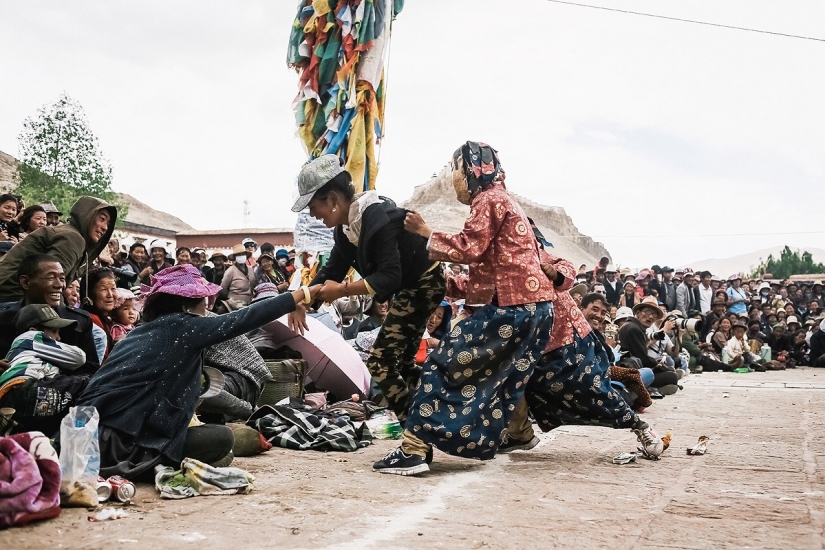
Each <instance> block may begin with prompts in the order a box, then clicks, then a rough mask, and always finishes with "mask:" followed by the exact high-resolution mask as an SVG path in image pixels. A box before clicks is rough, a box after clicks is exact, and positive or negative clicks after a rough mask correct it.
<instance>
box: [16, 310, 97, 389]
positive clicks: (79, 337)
mask: <svg viewBox="0 0 825 550" xmlns="http://www.w3.org/2000/svg"><path fill="white" fill-rule="evenodd" d="M22 307H23V301H22V300H21V301H19V302H6V303H3V304H0V359H3V358H5V357H6V354H7V353H8V352H9V350H10V349H11V344H12V342H14V339H15V338H17V336H19V333H18V332H17V330H16V329H15V328H14V317H15V315H17V312H18V311H20V308H22ZM55 311H57V314H58V315H59V316H60V317H61V318H63V319H69V320H71V321H77V325H75V326H74V327H65V328H62V329H60V340H61V341H62V342H63V343H64V344H68V345H70V346H75V347H78V348H80V349H82V350H83V352H84V353H85V354H86V363H85V364H84V365H83V366H82V367H80V368H79V369H77V370H75V371H72V374H94V372H95V371H96V370H97V369H98V368H100V362H99V361H98V360H97V349H96V348H95V341H94V337H93V336H92V319H91V317H89V314H88V313H87V312H85V311H83V310H82V309H73V308H68V307H66V306H63V305H60V306H57V307H56V308H55Z"/></svg>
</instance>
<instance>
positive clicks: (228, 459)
mask: <svg viewBox="0 0 825 550" xmlns="http://www.w3.org/2000/svg"><path fill="white" fill-rule="evenodd" d="M233 460H235V453H233V452H232V451H229V453H227V454H226V456H224V457H223V458H222V459H220V460H216V461H215V462H213V463H212V464H210V466H214V467H215V468H226V467H227V466H229V465H230V464H232V461H233Z"/></svg>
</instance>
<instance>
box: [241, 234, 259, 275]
mask: <svg viewBox="0 0 825 550" xmlns="http://www.w3.org/2000/svg"><path fill="white" fill-rule="evenodd" d="M241 244H242V245H243V247H244V250H246V252H247V255H246V265H248V266H249V267H253V268H254V267H255V262H256V260H255V258H253V256H254V254H255V251H256V250H258V243H256V242H255V241H254V240H253V239H250V238H249V237H247V238H246V239H244V240H243V241H242V242H241Z"/></svg>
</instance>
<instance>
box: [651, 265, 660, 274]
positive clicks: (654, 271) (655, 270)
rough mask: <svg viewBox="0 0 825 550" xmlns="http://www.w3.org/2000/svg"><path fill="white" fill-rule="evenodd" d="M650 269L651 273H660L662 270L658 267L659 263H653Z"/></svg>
mask: <svg viewBox="0 0 825 550" xmlns="http://www.w3.org/2000/svg"><path fill="white" fill-rule="evenodd" d="M650 270H651V271H652V272H653V273H661V272H662V268H661V267H659V264H653V265H652V266H651V267H650Z"/></svg>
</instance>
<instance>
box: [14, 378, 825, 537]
mask: <svg viewBox="0 0 825 550" xmlns="http://www.w3.org/2000/svg"><path fill="white" fill-rule="evenodd" d="M644 418H645V419H646V420H647V421H648V422H651V423H652V424H653V425H654V427H655V428H656V429H657V430H658V431H659V432H661V433H660V435H663V434H664V433H665V432H667V431H672V433H673V441H672V444H671V447H670V449H668V450H667V451H665V454H664V455H663V458H662V460H661V461H658V462H652V461H648V460H644V459H640V460H639V461H638V462H637V463H634V464H628V465H624V466H618V465H614V464H613V463H612V462H611V459H612V458H613V457H614V456H616V455H618V454H620V453H622V452H625V451H633V450H635V448H636V441H635V438H634V437H633V436H632V435H631V434H630V433H629V432H625V431H615V430H609V429H606V428H585V427H570V428H562V429H559V430H556V431H554V432H551V433H548V434H544V435H543V436H542V443H541V445H540V446H538V447H537V448H535V449H533V450H531V451H526V452H514V453H511V454H510V455H499V457H497V458H496V459H495V460H491V461H488V462H484V463H482V462H473V461H467V460H462V459H456V458H452V457H448V456H446V455H444V454H441V453H438V452H436V456H435V462H434V463H433V465H432V470H431V472H430V473H429V474H425V475H423V476H420V477H399V476H390V475H380V474H377V473H374V472H372V471H371V464H372V462H373V461H375V460H378V459H379V458H381V456H383V454H384V453H385V452H386V451H387V450H388V449H390V448H392V447H394V446H395V445H396V444H397V442H394V441H377V442H376V444H374V445H372V446H370V447H367V448H366V449H362V450H359V451H357V452H354V453H317V452H310V451H308V452H297V451H287V450H283V449H273V450H271V451H269V452H267V453H265V454H263V455H260V456H257V457H253V458H245V459H238V460H236V463H235V464H234V465H236V466H239V467H241V468H245V469H247V470H249V471H250V472H252V473H253V474H254V475H255V477H256V484H255V490H254V491H253V492H252V493H251V494H249V495H245V496H228V497H199V498H193V499H189V500H185V501H166V500H161V499H159V498H158V496H157V494H156V493H155V491H154V489H153V488H152V487H150V486H148V485H140V486H139V488H138V495H137V498H136V504H135V505H134V506H131V507H129V508H128V512H129V516H128V517H127V518H124V519H120V520H115V521H108V522H100V523H90V522H88V521H87V519H86V518H87V516H88V515H89V512H88V511H87V510H85V509H67V510H64V511H63V513H62V514H61V515H60V516H59V517H58V518H57V519H54V520H51V521H47V522H44V523H41V524H36V525H32V526H29V527H25V528H20V529H11V530H7V531H5V532H0V548H3V549H6V548H8V549H15V550H16V549H23V548H32V549H43V548H106V549H115V548H176V549H180V550H186V549H187V548H193V549H194V548H198V549H200V548H244V549H246V548H273V547H277V548H364V549H367V548H416V549H421V548H483V547H489V548H533V547H539V546H541V547H550V548H553V547H578V548H612V549H619V548H634V549H635V548H651V549H652V548H713V549H716V548H782V549H789V548H793V549H804V548H822V547H823V544H824V541H825V532H823V531H825V498H823V489H825V438H824V437H823V431H824V430H823V429H825V370H817V369H796V370H791V371H787V372H770V373H751V374H730V373H707V374H702V375H691V376H690V377H689V378H688V379H687V380H686V381H685V390H684V391H682V392H679V393H678V394H677V395H675V396H671V397H667V398H665V399H664V400H662V401H657V402H655V404H654V405H653V407H651V408H650V409H648V412H647V413H645V415H644ZM701 435H707V436H708V437H710V445H709V449H708V454H707V455H705V456H687V454H686V452H685V449H686V447H688V446H691V445H693V444H695V443H696V440H697V438H698V437H699V436H701Z"/></svg>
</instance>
